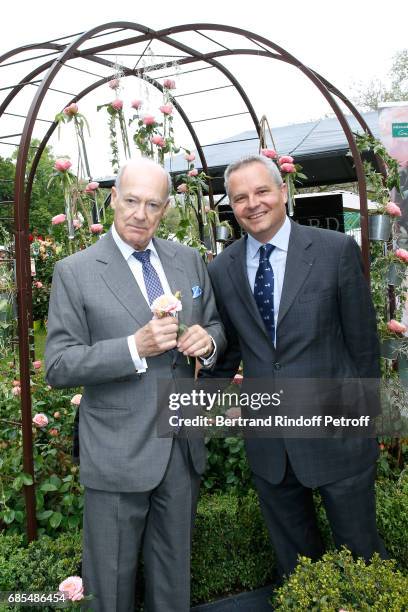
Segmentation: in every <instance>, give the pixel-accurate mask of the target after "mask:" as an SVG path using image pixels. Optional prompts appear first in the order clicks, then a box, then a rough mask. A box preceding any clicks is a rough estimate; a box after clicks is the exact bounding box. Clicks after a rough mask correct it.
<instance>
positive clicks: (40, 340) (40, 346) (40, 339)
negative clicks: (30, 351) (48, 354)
mask: <svg viewBox="0 0 408 612" xmlns="http://www.w3.org/2000/svg"><path fill="white" fill-rule="evenodd" d="M46 338H47V332H46V330H45V328H43V327H42V328H41V329H40V330H39V331H36V332H35V334H34V346H35V358H36V359H41V361H43V360H44V351H45V340H46Z"/></svg>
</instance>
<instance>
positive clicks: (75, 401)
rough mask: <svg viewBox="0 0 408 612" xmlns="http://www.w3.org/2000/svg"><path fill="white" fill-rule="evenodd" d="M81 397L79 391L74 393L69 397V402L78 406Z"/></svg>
mask: <svg viewBox="0 0 408 612" xmlns="http://www.w3.org/2000/svg"><path fill="white" fill-rule="evenodd" d="M81 399H82V394H81V393H77V394H76V395H74V396H73V397H72V398H71V404H72V405H73V406H79V404H80V403H81Z"/></svg>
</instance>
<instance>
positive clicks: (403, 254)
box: [395, 249, 408, 263]
mask: <svg viewBox="0 0 408 612" xmlns="http://www.w3.org/2000/svg"><path fill="white" fill-rule="evenodd" d="M395 255H396V256H397V257H399V259H401V261H405V262H406V263H408V251H407V250H406V249H397V250H396V251H395Z"/></svg>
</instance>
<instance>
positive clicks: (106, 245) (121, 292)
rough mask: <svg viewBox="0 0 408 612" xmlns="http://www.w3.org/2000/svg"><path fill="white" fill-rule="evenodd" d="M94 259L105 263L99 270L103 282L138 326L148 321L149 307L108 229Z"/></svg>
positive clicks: (150, 314)
mask: <svg viewBox="0 0 408 612" xmlns="http://www.w3.org/2000/svg"><path fill="white" fill-rule="evenodd" d="M96 259H97V261H99V262H101V263H103V264H105V265H104V267H103V268H102V271H101V276H102V278H103V280H104V282H105V283H106V285H107V286H108V287H109V289H110V290H111V291H112V293H113V295H114V296H115V297H116V298H117V300H119V302H120V303H121V304H122V306H123V307H124V308H126V310H127V311H128V312H129V314H130V315H131V316H132V317H133V318H134V319H135V321H136V322H137V323H138V324H139V325H140V326H143V325H145V324H146V323H147V322H148V321H150V319H151V318H152V313H151V311H150V308H149V306H148V304H147V302H146V300H145V298H144V297H143V294H142V292H141V291H140V289H139V285H138V284H137V282H136V280H135V278H134V276H133V274H132V272H131V270H130V268H129V266H128V264H127V262H126V261H125V259H124V258H123V255H122V253H121V252H120V251H119V249H118V247H117V246H116V244H115V241H114V240H113V238H112V234H111V232H110V231H109V232H108V233H107V234H106V236H104V237H103V238H101V239H100V241H99V242H98V248H97V251H96Z"/></svg>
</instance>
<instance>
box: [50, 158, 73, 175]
mask: <svg viewBox="0 0 408 612" xmlns="http://www.w3.org/2000/svg"><path fill="white" fill-rule="evenodd" d="M71 166H72V164H71V162H70V161H69V159H57V161H56V162H55V164H54V168H55V170H58V172H66V171H67V170H69V169H70V167H71Z"/></svg>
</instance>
